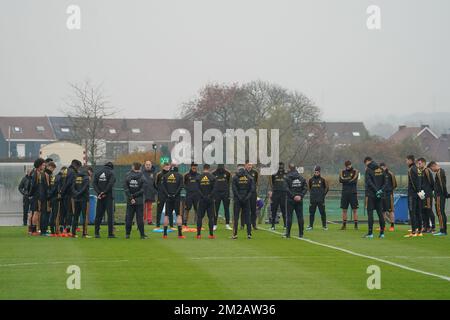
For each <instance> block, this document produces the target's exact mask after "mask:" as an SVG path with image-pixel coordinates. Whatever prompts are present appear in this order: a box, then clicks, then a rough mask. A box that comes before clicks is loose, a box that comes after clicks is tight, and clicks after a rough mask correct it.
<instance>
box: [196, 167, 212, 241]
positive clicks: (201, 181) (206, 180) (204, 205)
mask: <svg viewBox="0 0 450 320" xmlns="http://www.w3.org/2000/svg"><path fill="white" fill-rule="evenodd" d="M209 169H210V166H209V164H204V165H203V173H202V174H200V175H199V176H198V177H197V186H198V192H199V195H200V198H199V202H198V214H197V239H201V237H202V236H201V233H202V223H203V218H204V217H205V212H206V213H207V215H208V225H209V236H208V239H214V238H215V236H214V222H215V212H214V211H215V207H214V193H215V180H216V178H215V177H214V175H213V174H211V173H210V172H209Z"/></svg>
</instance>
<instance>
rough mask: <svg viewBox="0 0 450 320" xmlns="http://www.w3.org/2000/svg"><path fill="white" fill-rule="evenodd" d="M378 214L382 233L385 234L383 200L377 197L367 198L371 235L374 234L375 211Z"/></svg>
mask: <svg viewBox="0 0 450 320" xmlns="http://www.w3.org/2000/svg"><path fill="white" fill-rule="evenodd" d="M374 210H375V211H376V212H377V215H378V221H379V222H380V233H384V228H385V221H384V215H383V199H381V198H375V197H367V218H368V222H369V232H368V233H369V234H372V233H373V211H374Z"/></svg>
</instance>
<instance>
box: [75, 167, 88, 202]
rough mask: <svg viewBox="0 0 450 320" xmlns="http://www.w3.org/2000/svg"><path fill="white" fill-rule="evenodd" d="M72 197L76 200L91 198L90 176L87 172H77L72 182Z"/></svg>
mask: <svg viewBox="0 0 450 320" xmlns="http://www.w3.org/2000/svg"><path fill="white" fill-rule="evenodd" d="M72 197H73V200H74V201H87V200H89V176H88V175H87V173H86V172H84V171H80V172H78V173H77V174H76V176H75V179H74V182H73V184H72Z"/></svg>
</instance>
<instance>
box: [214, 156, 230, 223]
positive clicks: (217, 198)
mask: <svg viewBox="0 0 450 320" xmlns="http://www.w3.org/2000/svg"><path fill="white" fill-rule="evenodd" d="M212 174H213V175H214V177H215V178H216V185H215V191H214V203H215V206H216V207H215V220H214V225H216V226H217V220H218V218H219V209H220V203H221V202H222V204H223V210H224V213H225V229H227V230H232V228H231V227H230V184H231V173H230V171H228V170H226V169H225V166H224V165H223V164H219V165H217V169H216V170H214V171H213V173H212Z"/></svg>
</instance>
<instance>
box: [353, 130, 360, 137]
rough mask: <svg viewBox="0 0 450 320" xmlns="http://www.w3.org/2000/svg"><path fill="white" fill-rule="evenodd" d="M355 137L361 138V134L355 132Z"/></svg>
mask: <svg viewBox="0 0 450 320" xmlns="http://www.w3.org/2000/svg"><path fill="white" fill-rule="evenodd" d="M353 136H354V137H360V136H361V134H360V133H359V132H358V131H353Z"/></svg>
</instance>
